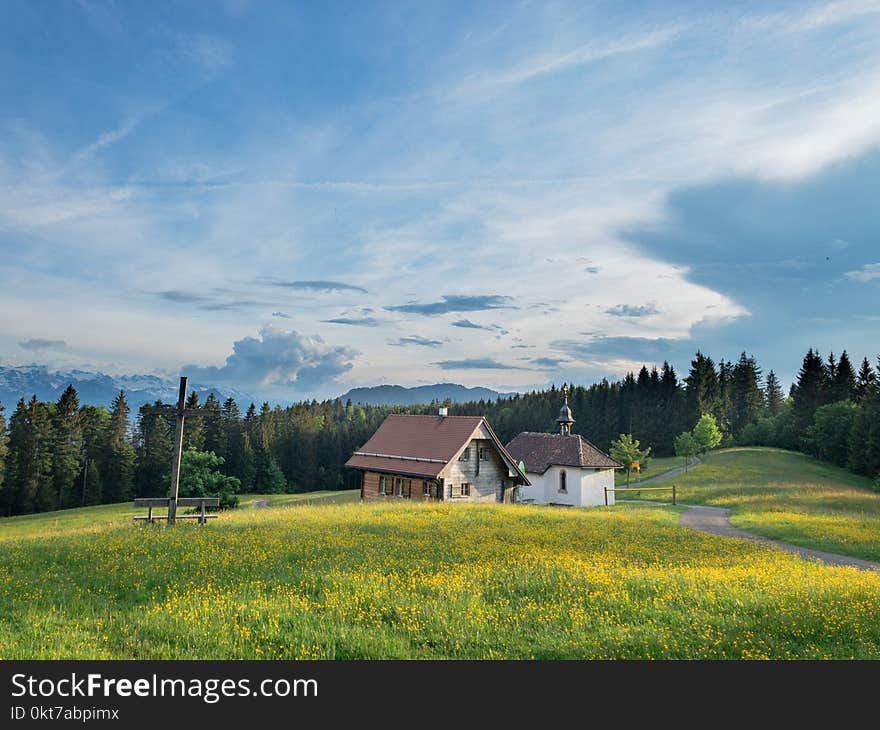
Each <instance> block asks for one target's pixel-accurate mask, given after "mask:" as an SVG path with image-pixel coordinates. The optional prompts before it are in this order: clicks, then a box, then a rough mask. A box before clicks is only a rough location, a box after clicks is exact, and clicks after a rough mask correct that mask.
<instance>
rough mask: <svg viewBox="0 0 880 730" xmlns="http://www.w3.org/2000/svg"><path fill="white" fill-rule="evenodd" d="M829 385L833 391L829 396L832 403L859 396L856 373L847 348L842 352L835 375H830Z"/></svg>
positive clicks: (853, 399) (854, 398) (852, 399)
mask: <svg viewBox="0 0 880 730" xmlns="http://www.w3.org/2000/svg"><path fill="white" fill-rule="evenodd" d="M828 387H829V388H830V391H831V392H830V397H829V402H831V403H833V402H835V401H841V400H851V401H855V400H856V399H857V398H858V390H857V385H856V373H855V370H854V369H853V366H852V362H851V361H850V359H849V355H847V354H846V350H844V351H843V352H842V353H841V354H840V360H838V361H837V368H836V369H835V371H834V375H833V377H831V376H829V380H828Z"/></svg>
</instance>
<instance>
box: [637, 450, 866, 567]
mask: <svg viewBox="0 0 880 730" xmlns="http://www.w3.org/2000/svg"><path fill="white" fill-rule="evenodd" d="M674 481H675V484H676V486H677V488H678V499H679V500H680V501H681V502H684V503H691V504H708V505H714V506H717V507H728V508H729V509H730V510H732V514H731V522H732V523H733V524H734V525H736V526H737V527H741V528H742V529H744V530H749V531H750V532H755V533H757V534H760V535H765V536H767V537H772V538H774V539H777V540H782V541H783V542H790V543H792V544H795V545H802V546H804V547H810V548H815V549H817V550H827V551H829V552H834V553H841V554H844V555H853V556H855V557H859V558H865V559H867V560H875V561H880V493H878V492H877V491H875V490H874V489H873V488H872V482H871V480H870V479H866V478H865V477H861V476H858V475H855V474H852V473H851V472H848V471H846V470H844V469H840V468H838V467H836V466H833V465H831V464H828V463H825V462H822V461H817V460H816V459H813V458H811V457H809V456H806V455H804V454H799V453H796V452H793V451H783V450H781V449H769V448H759V447H748V448H735V449H724V450H722V451H718V452H713V453H710V454H709V455H708V456H706V457H704V459H703V464H701V465H699V466H697V467H695V468H694V469H693V470H692V471H690V472H689V473H688V474H687V475H684V474H683V475H681V476H678V477H676V478H675V480H674ZM670 483H671V482H670ZM642 498H643V499H656V500H668V499H669V497H668V495H667V494H666V493H664V492H657V493H651V492H645V493H644V495H643V496H642Z"/></svg>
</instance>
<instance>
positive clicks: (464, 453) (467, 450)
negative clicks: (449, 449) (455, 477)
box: [458, 446, 471, 461]
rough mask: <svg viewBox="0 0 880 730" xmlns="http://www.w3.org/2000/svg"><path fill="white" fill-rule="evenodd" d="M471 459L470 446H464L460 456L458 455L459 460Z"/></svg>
mask: <svg viewBox="0 0 880 730" xmlns="http://www.w3.org/2000/svg"><path fill="white" fill-rule="evenodd" d="M470 459H471V447H470V446H465V447H464V451H462V452H461V456H459V457H458V460H459V461H470Z"/></svg>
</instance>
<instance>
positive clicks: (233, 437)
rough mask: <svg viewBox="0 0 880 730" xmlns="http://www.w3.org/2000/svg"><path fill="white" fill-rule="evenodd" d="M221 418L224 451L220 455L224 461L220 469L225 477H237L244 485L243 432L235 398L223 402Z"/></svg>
mask: <svg viewBox="0 0 880 730" xmlns="http://www.w3.org/2000/svg"><path fill="white" fill-rule="evenodd" d="M222 418H223V435H224V443H225V446H226V451H225V453H224V454H221V456H223V457H224V459H225V461H224V463H223V465H222V466H221V469H222V470H223V472H224V473H225V474H226V475H227V476H234V477H238V479H239V480H240V481H241V482H242V483H244V431H243V428H242V423H241V411H240V410H239V409H238V403H236V402H235V398H231V397H230V398H227V399H226V400H225V401H224V402H223V412H222Z"/></svg>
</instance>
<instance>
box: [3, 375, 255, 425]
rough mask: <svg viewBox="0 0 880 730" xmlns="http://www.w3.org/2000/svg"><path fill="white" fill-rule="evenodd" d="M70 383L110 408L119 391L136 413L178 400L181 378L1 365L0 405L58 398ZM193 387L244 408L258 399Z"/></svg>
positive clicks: (83, 398) (82, 397)
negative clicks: (19, 401)
mask: <svg viewBox="0 0 880 730" xmlns="http://www.w3.org/2000/svg"><path fill="white" fill-rule="evenodd" d="M68 385H73V387H74V388H76V392H77V394H78V395H79V402H80V403H81V404H82V405H93V406H105V407H109V406H110V404H111V403H112V401H113V399H114V398H115V397H116V394H117V393H119V391H120V390H124V391H125V397H126V399H127V400H128V404H129V406H131V410H132V412H133V413H134V412H136V411H137V409H138V408H140V407H141V406H142V405H143V404H144V403H153V402H155V401H157V400H161V401H164V402H165V403H173V402H175V401H176V400H177V388H178V381H177V380H176V379H174V380H169V379H165V378H160V377H158V376H156V375H105V374H104V373H93V372H87V371H85V370H68V371H57V372H54V371H50V370H49V369H48V368H47V367H46V366H45V365H22V366H17V367H3V366H2V365H0V404H2V405H4V406H6V411H7V413H9V412H11V411H12V410H13V409H14V408H15V404H16V403H18V399H19V398H24V399H25V400H28V399H30V397H31V396H33V395H36V396H37V399H38V400H41V401H55V400H58V398H59V397H60V396H61V394H62V393H63V392H64V389H65V388H67V386H68ZM189 386H190V390H195V391H196V392H197V393H198V394H199V400H200V401H201V402H202V403H204V402H205V399H206V398H207V397H208V394H209V393H214V395H215V396H216V397H217V398H219V399H220V400H221V401H223V400H225V399H226V398H228V397H230V396H232V397H233V398H235V399H236V401H238V404H239V406H241V407H242V408H244V407H245V406H247V404H248V403H250V402H252V401H253V402H256V403H259V402H260V401H259V399H257V398H252V397H251V396H249V395H247V394H245V393H240V392H238V391H236V390H232V389H230V388H217V387H214V386H211V385H202V384H199V383H190V384H189Z"/></svg>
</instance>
